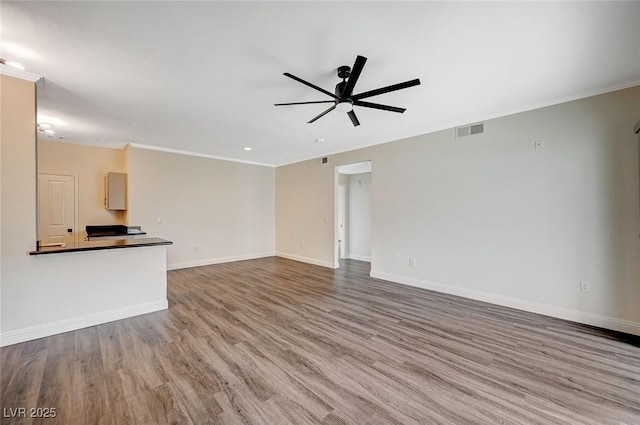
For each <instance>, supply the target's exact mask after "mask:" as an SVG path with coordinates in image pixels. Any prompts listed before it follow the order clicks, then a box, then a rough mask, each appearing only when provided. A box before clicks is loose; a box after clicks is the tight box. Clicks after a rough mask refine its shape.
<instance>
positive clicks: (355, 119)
mask: <svg viewBox="0 0 640 425" xmlns="http://www.w3.org/2000/svg"><path fill="white" fill-rule="evenodd" d="M347 115H349V118H351V122H352V123H353V126H354V127H357V126H359V125H360V121H358V117H356V113H355V112H353V109H352V110H350V111H349V112H347Z"/></svg>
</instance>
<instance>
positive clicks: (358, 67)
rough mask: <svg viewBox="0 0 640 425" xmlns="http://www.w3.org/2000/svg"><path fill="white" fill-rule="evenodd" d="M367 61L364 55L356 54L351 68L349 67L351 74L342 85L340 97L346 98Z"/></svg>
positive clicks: (351, 91)
mask: <svg viewBox="0 0 640 425" xmlns="http://www.w3.org/2000/svg"><path fill="white" fill-rule="evenodd" d="M365 63H367V58H365V57H364V56H360V55H358V56H357V57H356V61H355V62H354V64H353V68H351V74H350V75H349V80H347V85H346V86H345V87H344V91H343V92H342V96H341V97H342V98H343V99H348V98H349V97H350V96H351V94H352V93H353V88H354V87H355V86H356V83H357V82H358V78H360V73H361V72H362V68H364V64H365Z"/></svg>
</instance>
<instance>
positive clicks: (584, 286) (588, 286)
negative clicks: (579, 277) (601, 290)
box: [580, 280, 591, 292]
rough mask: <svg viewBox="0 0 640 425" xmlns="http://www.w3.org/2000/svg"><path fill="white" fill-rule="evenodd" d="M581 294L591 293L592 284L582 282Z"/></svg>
mask: <svg viewBox="0 0 640 425" xmlns="http://www.w3.org/2000/svg"><path fill="white" fill-rule="evenodd" d="M580 292H591V284H590V283H589V282H585V281H584V280H583V281H580Z"/></svg>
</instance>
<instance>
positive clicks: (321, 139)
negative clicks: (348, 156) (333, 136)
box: [316, 137, 324, 143]
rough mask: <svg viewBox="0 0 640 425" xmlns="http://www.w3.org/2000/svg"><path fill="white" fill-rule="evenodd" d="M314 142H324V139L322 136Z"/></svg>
mask: <svg viewBox="0 0 640 425" xmlns="http://www.w3.org/2000/svg"><path fill="white" fill-rule="evenodd" d="M316 143H324V139H323V138H322V137H321V138H319V139H316Z"/></svg>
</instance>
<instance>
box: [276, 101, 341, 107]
mask: <svg viewBox="0 0 640 425" xmlns="http://www.w3.org/2000/svg"><path fill="white" fill-rule="evenodd" d="M311 103H336V102H335V100H315V101H313V102H291V103H274V104H273V106H287V105H309V104H311Z"/></svg>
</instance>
